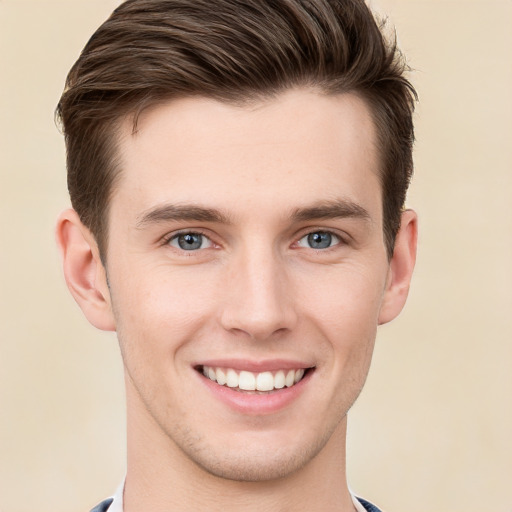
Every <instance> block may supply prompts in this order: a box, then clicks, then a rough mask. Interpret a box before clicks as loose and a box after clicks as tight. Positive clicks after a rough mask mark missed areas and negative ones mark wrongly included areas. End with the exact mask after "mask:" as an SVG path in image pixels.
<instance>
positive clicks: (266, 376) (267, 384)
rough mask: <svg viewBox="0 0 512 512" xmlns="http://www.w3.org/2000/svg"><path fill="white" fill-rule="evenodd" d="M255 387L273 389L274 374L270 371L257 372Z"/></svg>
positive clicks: (259, 389)
mask: <svg viewBox="0 0 512 512" xmlns="http://www.w3.org/2000/svg"><path fill="white" fill-rule="evenodd" d="M256 389H257V390H258V391H271V390H272V389H274V376H273V375H272V374H271V373H270V372H263V373H258V376H257V377H256Z"/></svg>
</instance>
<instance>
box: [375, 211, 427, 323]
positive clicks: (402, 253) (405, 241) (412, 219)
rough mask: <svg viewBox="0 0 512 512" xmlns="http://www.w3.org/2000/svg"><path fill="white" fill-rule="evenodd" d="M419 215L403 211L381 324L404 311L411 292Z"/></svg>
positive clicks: (381, 312) (384, 298)
mask: <svg viewBox="0 0 512 512" xmlns="http://www.w3.org/2000/svg"><path fill="white" fill-rule="evenodd" d="M417 241H418V217H417V215H416V213H415V212H414V211H413V210H405V211H404V212H403V213H402V221H401V225H400V230H399V231H398V234H397V236H396V240H395V248H394V251H393V257H392V258H391V261H390V264H389V274H388V280H387V283H386V289H385V291H384V297H383V301H382V306H381V309H380V313H379V325H380V324H385V323H387V322H390V321H391V320H393V319H394V318H395V317H397V316H398V315H399V313H400V311H402V308H403V307H404V305H405V301H406V300H407V295H408V293H409V285H410V282H411V277H412V271H413V270H414V264H415V262H416V246H417Z"/></svg>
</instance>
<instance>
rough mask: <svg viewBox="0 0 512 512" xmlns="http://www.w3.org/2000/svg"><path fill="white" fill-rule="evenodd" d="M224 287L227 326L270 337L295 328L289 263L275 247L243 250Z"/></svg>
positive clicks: (223, 319) (256, 337)
mask: <svg viewBox="0 0 512 512" xmlns="http://www.w3.org/2000/svg"><path fill="white" fill-rule="evenodd" d="M224 287H225V288H224V297H225V301H224V303H223V305H222V312H221V323H222V326H223V328H224V329H226V330H228V331H230V332H233V333H236V334H243V335H245V336H248V337H249V338H251V339H254V340H266V339H269V338H271V337H274V336H276V335H278V334H283V333H285V332H287V331H291V330H292V329H293V328H294V326H295V324H296V322H297V312H296V308H295V303H294V294H293V289H292V288H293V287H292V283H291V280H290V278H289V276H288V275H287V272H286V265H285V262H284V261H283V259H282V258H281V257H280V256H279V255H276V254H274V253H273V251H272V250H270V249H266V250H260V251H256V250H252V251H249V250H248V251H243V253H242V254H240V255H239V256H238V257H237V258H236V261H235V262H233V264H232V266H231V267H230V269H229V271H228V273H227V280H226V282H225V283H224Z"/></svg>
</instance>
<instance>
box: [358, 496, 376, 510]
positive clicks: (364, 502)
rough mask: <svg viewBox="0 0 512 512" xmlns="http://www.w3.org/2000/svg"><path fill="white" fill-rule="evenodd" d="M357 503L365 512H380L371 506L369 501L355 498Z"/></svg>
mask: <svg viewBox="0 0 512 512" xmlns="http://www.w3.org/2000/svg"><path fill="white" fill-rule="evenodd" d="M357 501H359V503H361V505H363V507H364V508H365V510H366V511H367V512H381V511H380V509H378V508H377V507H376V506H375V505H372V504H371V503H370V502H369V501H366V500H363V498H359V497H358V498H357Z"/></svg>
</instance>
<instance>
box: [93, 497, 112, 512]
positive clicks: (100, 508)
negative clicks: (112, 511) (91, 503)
mask: <svg viewBox="0 0 512 512" xmlns="http://www.w3.org/2000/svg"><path fill="white" fill-rule="evenodd" d="M113 501H114V498H108V499H107V500H104V501H102V502H101V503H100V504H99V505H96V506H95V507H94V508H93V509H92V510H91V512H106V511H107V510H108V507H110V505H111V504H112V502H113Z"/></svg>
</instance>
